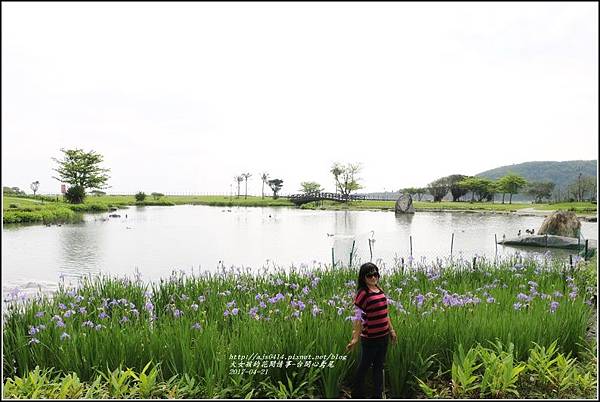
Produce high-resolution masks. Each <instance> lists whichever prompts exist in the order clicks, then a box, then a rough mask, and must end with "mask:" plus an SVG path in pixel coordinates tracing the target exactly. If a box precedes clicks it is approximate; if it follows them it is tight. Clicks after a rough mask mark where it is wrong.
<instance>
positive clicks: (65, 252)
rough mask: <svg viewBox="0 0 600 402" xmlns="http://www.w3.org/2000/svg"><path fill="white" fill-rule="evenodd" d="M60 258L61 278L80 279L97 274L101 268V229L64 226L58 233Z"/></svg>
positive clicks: (102, 243) (102, 238)
mask: <svg viewBox="0 0 600 402" xmlns="http://www.w3.org/2000/svg"><path fill="white" fill-rule="evenodd" d="M58 237H59V241H60V250H61V258H60V263H59V266H58V268H59V272H60V275H61V277H65V278H80V277H82V276H86V275H89V274H97V273H99V272H100V267H101V266H102V262H103V260H102V250H103V249H104V246H105V245H104V241H103V240H104V235H103V230H101V227H99V226H94V227H92V228H90V227H89V226H86V225H85V224H77V225H71V226H65V229H64V230H61V231H60V232H58Z"/></svg>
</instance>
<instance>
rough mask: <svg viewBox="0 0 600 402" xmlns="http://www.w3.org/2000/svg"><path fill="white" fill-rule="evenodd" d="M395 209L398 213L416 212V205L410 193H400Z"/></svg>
mask: <svg viewBox="0 0 600 402" xmlns="http://www.w3.org/2000/svg"><path fill="white" fill-rule="evenodd" d="M395 211H396V213H397V214H414V213H415V207H413V202H412V197H411V196H410V194H400V197H398V199H397V200H396V207H395Z"/></svg>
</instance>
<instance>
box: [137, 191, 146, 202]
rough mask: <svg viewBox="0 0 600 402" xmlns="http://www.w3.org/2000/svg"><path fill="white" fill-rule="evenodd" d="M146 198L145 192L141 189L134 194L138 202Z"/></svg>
mask: <svg viewBox="0 0 600 402" xmlns="http://www.w3.org/2000/svg"><path fill="white" fill-rule="evenodd" d="M145 199H146V193H144V192H143V191H140V192H139V193H137V194H136V195H135V200H136V201H138V202H143V201H144V200H145Z"/></svg>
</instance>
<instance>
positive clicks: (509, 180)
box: [497, 173, 527, 204]
mask: <svg viewBox="0 0 600 402" xmlns="http://www.w3.org/2000/svg"><path fill="white" fill-rule="evenodd" d="M526 184H527V180H525V179H524V178H522V177H521V176H518V175H516V174H513V173H509V174H507V175H506V176H503V177H501V178H500V179H498V182H497V185H498V189H499V190H500V191H501V192H502V193H503V195H502V203H503V204H504V194H505V193H508V194H509V196H510V198H509V201H508V203H509V204H512V196H513V194H517V193H518V192H519V190H520V189H521V188H523V187H524V186H525V185H526Z"/></svg>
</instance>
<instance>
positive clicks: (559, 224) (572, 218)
mask: <svg viewBox="0 0 600 402" xmlns="http://www.w3.org/2000/svg"><path fill="white" fill-rule="evenodd" d="M580 230H581V222H579V219H577V215H575V212H572V211H561V210H558V211H555V212H553V213H552V215H550V216H549V217H547V218H546V219H544V222H543V223H542V226H540V229H539V230H538V234H540V235H543V234H549V235H556V236H565V237H575V238H578V237H579V233H580Z"/></svg>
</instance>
